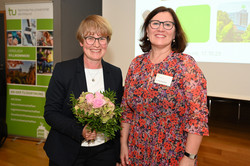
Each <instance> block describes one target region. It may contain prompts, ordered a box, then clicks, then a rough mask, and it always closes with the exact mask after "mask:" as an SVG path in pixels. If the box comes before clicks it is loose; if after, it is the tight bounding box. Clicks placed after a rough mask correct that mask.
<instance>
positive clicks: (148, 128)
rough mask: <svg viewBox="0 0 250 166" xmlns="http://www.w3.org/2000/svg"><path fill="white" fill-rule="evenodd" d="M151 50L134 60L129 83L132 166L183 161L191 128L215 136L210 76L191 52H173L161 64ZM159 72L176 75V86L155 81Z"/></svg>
mask: <svg viewBox="0 0 250 166" xmlns="http://www.w3.org/2000/svg"><path fill="white" fill-rule="evenodd" d="M149 54H150V53H145V54H143V55H140V56H138V57H136V58H135V59H134V60H133V61H132V63H131V65H130V67H129V70H128V73H127V77H126V81H125V89H124V95H123V100H122V105H121V106H122V107H123V113H122V118H123V120H122V122H123V123H129V124H130V132H129V138H128V146H129V160H130V165H132V166H133V165H139V166H140V165H141V166H142V165H150V166H156V165H157V166H161V165H164V166H165V165H178V163H179V161H180V160H181V158H182V157H183V155H184V151H185V143H186V138H187V134H188V132H189V133H193V134H198V135H203V136H207V135H208V134H209V131H208V125H207V122H208V109H207V91H206V86H207V85H206V79H205V77H204V75H203V74H202V71H201V70H200V68H199V67H198V65H197V64H196V62H195V60H194V59H193V58H192V57H191V56H189V55H187V54H183V53H175V52H172V53H171V54H170V55H169V56H168V57H166V58H165V59H164V60H163V61H162V62H161V63H158V64H153V63H152V62H151V61H150V59H149ZM157 73H159V74H164V75H167V76H171V77H173V78H172V82H171V85H170V86H166V85H162V84H158V83H155V78H156V75H157Z"/></svg>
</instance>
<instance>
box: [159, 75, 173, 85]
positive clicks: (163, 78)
mask: <svg viewBox="0 0 250 166" xmlns="http://www.w3.org/2000/svg"><path fill="white" fill-rule="evenodd" d="M172 79H173V77H171V76H167V75H164V74H159V73H157V75H156V78H155V83H157V84H161V85H166V86H170V85H171V82H172Z"/></svg>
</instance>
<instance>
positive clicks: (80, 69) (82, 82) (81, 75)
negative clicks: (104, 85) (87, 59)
mask: <svg viewBox="0 0 250 166" xmlns="http://www.w3.org/2000/svg"><path fill="white" fill-rule="evenodd" d="M76 65H77V66H76V72H77V80H78V86H79V90H80V91H81V92H82V91H84V92H87V90H88V89H87V83H86V77H85V72H84V62H83V55H82V56H80V57H79V58H78V61H77V64H76Z"/></svg>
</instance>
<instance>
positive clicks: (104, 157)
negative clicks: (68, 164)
mask: <svg viewBox="0 0 250 166" xmlns="http://www.w3.org/2000/svg"><path fill="white" fill-rule="evenodd" d="M115 156H116V155H115V149H114V146H113V144H110V142H109V141H108V142H106V143H104V144H102V145H98V146H93V147H81V148H80V151H79V154H78V156H77V159H76V161H75V162H74V164H73V166H115V165H116V158H115ZM49 166H59V165H57V164H55V163H54V162H53V161H51V160H49Z"/></svg>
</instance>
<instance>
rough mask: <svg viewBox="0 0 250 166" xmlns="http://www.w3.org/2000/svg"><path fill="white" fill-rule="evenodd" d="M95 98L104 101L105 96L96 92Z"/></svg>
mask: <svg viewBox="0 0 250 166" xmlns="http://www.w3.org/2000/svg"><path fill="white" fill-rule="evenodd" d="M95 98H97V99H103V98H104V96H103V94H101V93H100V92H96V93H95Z"/></svg>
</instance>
